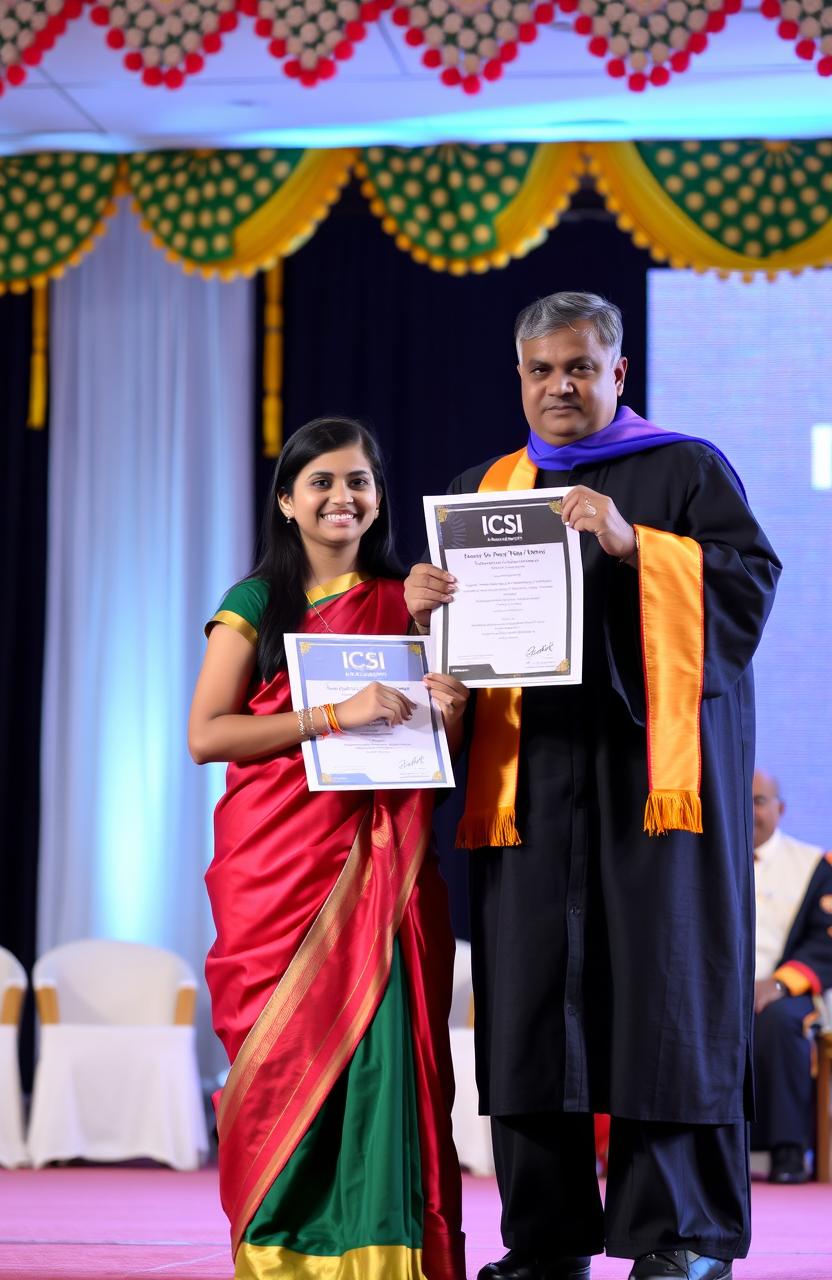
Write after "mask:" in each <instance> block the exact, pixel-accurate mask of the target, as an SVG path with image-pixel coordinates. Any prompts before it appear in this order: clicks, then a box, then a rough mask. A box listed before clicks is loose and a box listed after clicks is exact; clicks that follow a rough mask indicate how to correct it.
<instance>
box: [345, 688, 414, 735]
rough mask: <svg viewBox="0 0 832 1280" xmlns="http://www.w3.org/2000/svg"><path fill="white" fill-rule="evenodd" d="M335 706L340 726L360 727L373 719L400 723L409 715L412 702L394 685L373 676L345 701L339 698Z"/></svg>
mask: <svg viewBox="0 0 832 1280" xmlns="http://www.w3.org/2000/svg"><path fill="white" fill-rule="evenodd" d="M335 710H336V713H337V716H338V723H339V725H340V726H341V728H342V729H363V728H364V727H365V725H368V724H373V722H374V721H376V720H386V721H387V723H388V724H390V725H394V724H402V723H403V721H405V720H410V719H411V718H412V716H413V712H414V711H415V710H416V703H415V702H411V700H410V698H408V697H407V695H406V694H404V693H399V691H398V689H392V688H391V687H390V686H389V685H386V684H379V683H378V681H377V680H374V681H373V683H372V684H368V685H365V687H364V688H363V689H362V690H361V692H360V693H354V694H353V696H352V697H351V698H347V700H346V702H339V703H338V704H337V706H336V708H335Z"/></svg>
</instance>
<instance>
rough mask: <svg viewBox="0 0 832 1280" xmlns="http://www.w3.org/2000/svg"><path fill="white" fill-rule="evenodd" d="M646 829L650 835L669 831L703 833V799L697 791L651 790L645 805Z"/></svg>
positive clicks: (661, 834) (658, 834) (659, 834)
mask: <svg viewBox="0 0 832 1280" xmlns="http://www.w3.org/2000/svg"><path fill="white" fill-rule="evenodd" d="M644 830H645V831H646V832H647V834H648V835H650V836H663V835H664V834H665V833H666V832H667V831H693V832H695V833H696V834H697V835H701V834H702V801H701V800H700V799H699V796H698V795H697V794H696V792H695V791H651V792H650V794H649V796H648V797H647V804H646V805H645V807H644Z"/></svg>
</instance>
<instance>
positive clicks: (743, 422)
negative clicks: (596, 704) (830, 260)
mask: <svg viewBox="0 0 832 1280" xmlns="http://www.w3.org/2000/svg"><path fill="white" fill-rule="evenodd" d="M647 346H648V351H649V357H648V406H649V407H648V414H649V417H650V418H651V419H653V420H654V421H655V422H657V423H658V424H659V425H660V426H663V427H670V428H673V429H674V430H677V431H683V432H686V433H689V434H691V435H701V436H704V437H705V438H706V439H709V440H713V441H714V443H715V444H717V445H719V447H720V448H721V449H722V451H723V452H724V453H725V454H726V455H727V456H728V457H729V458H730V459H731V461H732V463H733V464H734V466H735V467H736V469H737V471H738V472H739V473H740V475H741V476H742V478H743V481H744V483H745V487H746V490H747V492H748V498H749V502H750V503H751V506H752V508H753V510H754V512H755V514H756V516H757V518H758V519H759V521H760V523H761V524H762V526H763V528H764V529H765V531H766V533H767V534H768V536H769V539H770V540H771V542H772V544H773V546H774V549H775V551H776V552H777V554H778V555H779V557H780V559H781V560H782V561H783V576H782V578H781V579H780V588H779V591H778V594H777V600H776V602H775V605H774V610H773V612H772V615H771V618H770V619H769V623H768V627H767V630H766V633H765V635H764V636H763V641H762V644H761V646H760V649H759V650H758V653H757V657H756V659H755V663H754V669H755V675H756V684H757V763H758V764H759V765H760V766H761V767H763V768H766V769H768V771H769V772H772V773H774V774H775V775H776V777H777V778H778V780H779V782H780V786H781V792H782V795H783V798H784V799H785V801H786V806H787V810H786V814H785V816H784V818H783V827H784V829H785V830H787V831H788V832H789V833H790V834H792V835H795V836H797V837H799V838H800V839H803V840H809V841H812V842H814V843H817V844H821V845H823V846H824V848H826V849H829V848H832V723H831V722H832V716H830V707H832V690H831V689H830V685H831V684H832V674H830V667H831V666H832V664H830V648H831V647H832V591H830V584H831V583H832V568H831V567H830V564H831V562H832V546H830V543H831V542H832V537H831V536H830V535H832V271H817V272H809V273H807V274H805V275H803V276H800V277H798V278H792V277H790V276H788V277H782V278H778V279H777V280H775V281H773V282H769V281H767V280H762V281H759V282H755V283H753V284H745V283H742V282H741V281H734V280H719V279H718V278H716V277H713V278H712V277H710V276H698V275H696V274H694V273H693V272H687V271H660V270H655V271H650V272H649V280H648V344H647Z"/></svg>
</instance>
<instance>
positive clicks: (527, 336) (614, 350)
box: [514, 293, 624, 363]
mask: <svg viewBox="0 0 832 1280" xmlns="http://www.w3.org/2000/svg"><path fill="white" fill-rule="evenodd" d="M581 320H588V321H589V322H590V324H591V325H592V327H593V329H594V330H595V334H596V337H597V338H598V341H599V342H600V343H601V344H602V345H603V346H605V347H609V349H610V353H611V355H612V362H613V363H615V361H616V360H617V359H618V358H619V356H620V355H621V344H622V342H623V340H624V323H623V321H622V319H621V312H620V311H619V309H618V307H617V306H616V305H615V303H614V302H607V299H606V298H602V297H600V295H599V294H597V293H550V294H549V295H548V297H546V298H538V299H537V301H536V302H533V303H532V304H531V306H528V307H524V308H523V310H522V311H521V312H520V314H519V316H518V317H517V322H516V324H515V326H514V341H515V343H516V345H517V355H518V358H519V356H520V343H521V342H529V341H531V340H532V339H533V338H545V337H547V336H548V335H549V334H550V333H554V332H555V330H556V329H573V328H574V327H575V324H576V322H580V321H581Z"/></svg>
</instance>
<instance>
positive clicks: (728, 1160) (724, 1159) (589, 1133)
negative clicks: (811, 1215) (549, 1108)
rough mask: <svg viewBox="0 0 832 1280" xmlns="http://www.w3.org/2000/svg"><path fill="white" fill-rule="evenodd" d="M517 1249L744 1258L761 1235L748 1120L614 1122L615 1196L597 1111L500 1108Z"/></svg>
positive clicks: (500, 1171)
mask: <svg viewBox="0 0 832 1280" xmlns="http://www.w3.org/2000/svg"><path fill="white" fill-rule="evenodd" d="M491 1131H492V1135H493V1140H494V1162H495V1165H496V1169H497V1181H498V1183H499V1187H500V1196H501V1199H502V1205H503V1212H502V1220H501V1227H502V1233H503V1241H504V1243H505V1245H506V1248H508V1249H517V1250H520V1251H521V1252H523V1253H528V1254H532V1255H549V1256H552V1255H558V1254H566V1255H570V1254H571V1255H581V1254H592V1253H603V1252H604V1250H605V1249H606V1252H607V1253H608V1254H610V1255H612V1256H613V1257H617V1258H638V1257H640V1256H641V1255H642V1254H645V1253H650V1252H652V1251H654V1250H658V1249H662V1248H665V1249H666V1248H687V1249H693V1250H695V1252H696V1253H701V1254H705V1255H706V1256H708V1257H713V1258H724V1259H728V1258H744V1257H745V1255H746V1254H747V1253H748V1246H749V1242H750V1238H751V1196H750V1182H749V1170H748V1126H747V1125H746V1124H744V1123H741V1124H732V1125H678V1124H659V1123H643V1122H641V1121H637V1120H622V1119H619V1118H617V1117H615V1116H613V1118H612V1123H611V1126H610V1151H609V1169H608V1175H607V1194H606V1204H605V1206H603V1207H602V1205H601V1196H600V1192H599V1189H598V1180H597V1178H596V1176H595V1134H594V1124H593V1118H592V1116H591V1115H586V1114H568V1115H565V1114H559V1113H538V1114H535V1115H527V1116H493V1117H492V1120H491Z"/></svg>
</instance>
